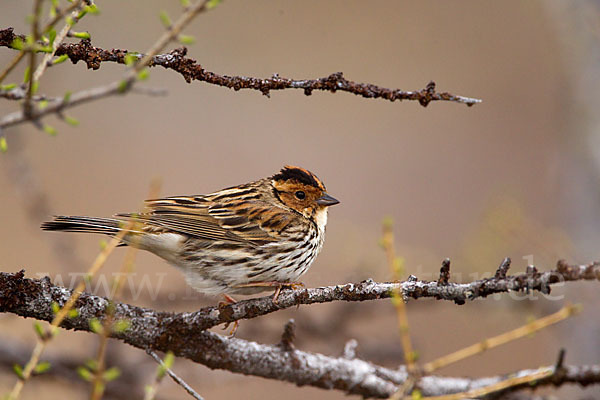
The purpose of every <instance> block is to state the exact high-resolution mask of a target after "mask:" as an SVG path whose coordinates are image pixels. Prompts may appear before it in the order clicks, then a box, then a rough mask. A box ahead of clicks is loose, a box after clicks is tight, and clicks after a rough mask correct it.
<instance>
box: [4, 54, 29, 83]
mask: <svg viewBox="0 0 600 400" xmlns="http://www.w3.org/2000/svg"><path fill="white" fill-rule="evenodd" d="M23 57H25V51H21V52H20V53H19V54H17V55H16V56H15V57H14V58H13V59H12V60H11V62H10V63H8V65H7V66H6V68H5V69H4V71H2V73H0V83H2V81H4V78H6V76H7V75H8V74H10V72H11V71H12V70H13V69H14V68H15V67H16V66H17V65H18V64H19V63H20V62H21V60H22V59H23Z"/></svg>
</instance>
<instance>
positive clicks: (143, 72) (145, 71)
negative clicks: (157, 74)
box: [137, 68, 150, 81]
mask: <svg viewBox="0 0 600 400" xmlns="http://www.w3.org/2000/svg"><path fill="white" fill-rule="evenodd" d="M149 76H150V71H148V68H144V69H143V70H141V71H140V72H138V74H137V78H138V80H140V81H145V80H146V79H148V77H149Z"/></svg>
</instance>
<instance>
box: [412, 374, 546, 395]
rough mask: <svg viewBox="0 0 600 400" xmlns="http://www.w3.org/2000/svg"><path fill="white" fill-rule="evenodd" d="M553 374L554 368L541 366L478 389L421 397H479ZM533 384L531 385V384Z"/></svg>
mask: <svg viewBox="0 0 600 400" xmlns="http://www.w3.org/2000/svg"><path fill="white" fill-rule="evenodd" d="M553 374H554V369H553V368H550V367H545V368H541V369H539V370H538V371H536V372H534V373H532V374H530V375H525V376H516V377H512V378H508V379H505V380H502V381H500V382H498V383H495V384H493V385H489V386H485V387H482V388H478V389H473V390H469V391H466V392H459V393H454V394H447V395H442V396H431V397H423V398H422V399H423V400H461V399H473V398H480V397H482V396H486V395H491V394H494V393H499V392H503V391H506V390H507V389H509V388H512V387H517V386H522V385H525V384H529V383H534V382H536V381H540V380H542V379H544V378H549V377H551V376H552V375H553ZM532 386H533V385H532Z"/></svg>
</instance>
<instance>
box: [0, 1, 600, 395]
mask: <svg viewBox="0 0 600 400" xmlns="http://www.w3.org/2000/svg"><path fill="white" fill-rule="evenodd" d="M31 3H32V2H31V1H17V0H4V1H3V3H2V12H1V13H0V26H1V27H2V28H6V27H14V28H15V30H16V32H19V33H27V32H28V28H27V25H26V22H25V18H26V16H27V15H28V14H29V13H30V12H31V6H32V4H31ZM98 6H99V8H100V10H101V15H99V16H88V17H86V18H85V19H83V21H82V22H81V23H80V24H78V25H77V30H79V31H83V30H85V31H88V32H90V34H91V36H92V43H93V45H95V46H98V47H102V48H105V49H111V48H121V49H128V50H130V51H140V52H143V51H145V50H146V49H147V48H148V47H149V46H150V45H151V44H152V43H154V41H155V40H156V39H157V38H158V36H159V35H160V34H161V33H162V30H163V27H162V25H161V23H160V21H159V18H158V14H159V12H160V11H161V10H166V11H167V12H168V13H169V15H171V16H172V18H173V19H175V18H176V16H178V15H179V13H180V5H179V2H176V1H169V2H167V1H155V0H152V1H144V2H125V3H123V2H103V1H98ZM185 33H186V34H190V35H194V36H195V37H196V43H195V44H194V45H191V46H189V52H188V56H189V57H191V58H194V59H196V60H197V61H198V62H199V63H201V64H202V66H203V67H204V68H206V69H208V70H209V71H215V72H217V73H220V74H228V75H245V76H254V77H269V76H271V75H272V74H273V73H278V74H280V75H281V76H283V77H288V78H295V79H305V78H306V79H311V78H319V77H324V76H327V75H329V74H330V73H333V72H337V71H343V72H344V74H345V76H346V77H347V78H348V79H350V80H354V81H357V82H368V83H374V84H378V85H381V86H383V87H388V88H400V89H403V90H420V89H422V88H423V87H424V86H425V85H426V84H427V82H428V81H429V80H434V81H435V82H436V83H437V85H438V86H437V88H438V90H440V91H449V92H452V93H453V94H459V95H464V96H470V97H477V98H481V99H483V103H482V104H479V105H476V106H474V107H471V108H468V107H466V106H464V105H460V104H455V103H441V102H437V103H431V104H430V105H429V107H427V108H423V107H421V106H420V105H419V104H418V103H417V102H395V103H391V102H387V101H384V100H372V99H371V100H370V99H363V98H361V97H358V96H354V95H350V94H347V93H341V92H340V93H336V94H332V93H328V92H314V93H313V95H312V96H310V97H307V96H304V94H303V93H302V91H292V90H288V91H283V92H272V93H271V98H270V99H268V98H266V97H265V96H262V95H261V94H260V93H259V92H254V91H240V92H234V91H233V90H228V89H225V88H221V87H215V86H210V85H207V84H204V83H199V82H192V83H191V84H187V83H186V82H185V81H184V80H183V79H182V78H181V76H179V75H178V74H176V73H174V72H172V71H167V70H164V69H162V68H156V69H152V70H151V71H150V73H151V74H150V79H149V80H148V81H147V82H144V83H143V85H144V86H147V87H153V88H165V89H167V90H168V96H167V97H150V96H146V95H139V94H128V95H127V96H123V97H112V98H108V99H104V100H101V101H97V102H94V103H90V104H87V105H84V106H80V107H77V108H73V109H70V110H69V111H68V115H70V116H73V117H75V118H77V119H78V120H79V121H80V125H79V126H78V127H75V128H74V127H71V126H69V125H66V124H64V123H63V122H62V121H60V120H58V119H56V118H54V117H49V118H46V119H45V122H46V123H48V124H50V125H52V126H54V127H55V128H56V129H57V131H58V135H57V136H56V137H51V136H49V135H47V134H45V133H43V132H41V131H39V130H37V129H35V128H34V127H33V126H32V125H31V124H26V125H20V126H18V127H15V128H10V129H8V130H7V131H6V132H5V133H6V138H7V141H8V152H7V153H6V154H2V155H1V156H0V169H1V171H0V188H2V189H1V190H0V205H1V207H0V237H1V238H2V240H1V241H0V253H1V254H2V257H1V261H0V270H2V271H8V272H12V271H18V270H20V269H22V268H24V269H26V271H27V276H29V277H40V276H44V275H49V276H51V277H52V278H53V280H54V281H55V282H57V283H61V282H60V281H59V279H62V283H63V284H64V285H67V286H68V285H70V284H71V281H70V279H71V277H73V273H77V272H83V271H86V270H87V268H88V267H89V265H90V263H91V262H92V260H93V259H94V257H95V256H96V254H97V253H98V251H99V247H100V240H101V239H102V238H100V237H97V236H91V235H90V236H87V235H70V234H59V233H49V232H42V231H41V230H40V229H39V225H40V223H41V222H42V221H44V220H47V219H48V218H50V216H51V215H53V214H67V215H69V214H71V215H93V216H110V215H112V214H113V213H116V212H127V211H135V210H138V209H139V208H140V206H141V202H142V200H143V199H145V198H146V197H147V195H148V191H149V187H150V184H151V182H152V181H153V180H156V179H159V180H160V181H161V182H162V188H161V195H165V196H166V195H180V194H196V193H207V192H211V191H215V190H218V189H221V188H223V187H226V186H231V185H235V184H239V183H243V182H247V181H251V180H254V179H258V178H261V177H264V176H269V175H272V174H274V173H275V172H277V171H278V170H279V169H280V168H281V167H282V166H283V165H284V164H292V165H301V166H303V167H305V168H308V169H310V170H311V171H313V172H315V173H316V174H317V175H318V176H319V177H320V178H321V179H322V180H323V181H324V182H325V184H326V185H327V188H328V192H329V193H330V194H331V195H333V196H334V197H336V198H338V199H340V201H341V204H340V205H338V206H336V207H333V208H332V209H331V212H330V215H329V224H328V227H327V239H326V242H325V247H324V249H323V252H322V253H321V255H320V256H319V258H318V259H317V261H316V262H315V263H314V264H313V267H312V268H311V270H310V271H309V272H308V273H307V274H306V275H305V278H304V279H303V281H304V283H306V285H308V286H321V285H331V284H340V283H346V282H349V281H353V282H356V281H359V280H363V279H366V278H373V279H375V280H389V279H391V278H392V277H391V274H390V271H389V269H388V267H387V265H386V262H385V255H384V253H383V251H382V249H381V248H380V247H379V245H378V242H379V239H380V237H381V226H382V221H383V219H384V218H385V217H387V216H389V217H392V218H393V220H394V230H395V237H396V247H397V252H398V254H399V255H401V256H402V257H404V259H405V261H406V267H407V273H410V274H414V275H416V276H418V277H419V278H422V279H437V275H438V272H439V267H440V265H441V261H442V259H443V258H445V257H450V258H451V259H452V267H451V271H452V280H454V281H458V282H466V281H470V280H473V279H481V278H482V277H485V276H490V275H492V274H493V273H494V271H495V269H496V268H497V266H498V264H499V263H500V262H501V260H502V258H503V257H505V256H510V257H511V258H512V259H513V266H512V269H511V271H512V272H513V273H516V272H522V271H524V270H525V267H526V265H527V264H528V263H533V264H535V265H536V266H537V267H538V269H541V270H547V269H552V268H554V266H555V263H556V261H557V260H558V259H561V258H563V259H566V260H567V261H569V262H571V263H588V262H591V261H593V260H594V259H598V258H599V256H600V251H599V250H598V246H597V238H598V234H599V231H600V226H599V224H598V222H597V221H598V212H599V211H600V197H599V195H600V193H599V190H598V172H599V170H600V169H599V168H600V135H599V134H598V127H599V124H600V114H599V113H598V112H597V110H598V106H599V102H598V93H599V90H600V84H599V83H600V80H599V79H598V77H599V74H598V72H599V67H600V65H599V59H600V58H599V56H600V51H599V49H600V46H599V45H598V40H599V34H600V3H598V2H597V1H579V2H575V3H571V2H563V1H558V0H548V1H529V2H519V1H503V2H493V1H485V2H480V1H461V2H433V1H420V2H408V1H378V2H364V1H341V0H337V1H327V2H322V1H308V0H307V1H303V2H298V1H279V2H273V1H253V2H244V1H241V0H228V1H226V2H223V3H222V4H221V5H219V6H218V7H217V8H216V9H215V10H214V11H211V12H209V13H206V14H202V15H200V16H199V17H197V18H196V19H195V20H194V21H193V23H192V24H191V26H190V27H189V28H188V29H186V30H185ZM177 46H179V45H178V44H176V43H173V44H172V45H171V46H170V47H169V50H170V49H172V48H174V47H177ZM14 54H15V52H14V51H12V50H8V49H0V66H4V65H6V64H7V63H8V62H9V60H11V59H12V57H13V56H14ZM22 66H24V63H23V64H22ZM122 73H123V66H121V65H117V64H114V63H113V64H111V63H103V64H102V66H101V68H100V70H98V71H92V70H87V69H86V67H85V65H84V64H83V63H79V64H77V65H75V66H73V65H71V64H70V63H69V62H66V63H64V64H61V65H60V66H58V67H56V68H51V69H49V71H48V72H47V73H46V74H45V76H44V78H43V79H42V82H41V85H40V89H39V90H40V92H41V93H46V94H49V95H54V96H62V94H64V92H65V91H67V90H70V91H73V92H75V91H78V90H82V89H85V88H90V87H94V86H98V85H102V84H105V83H108V82H112V81H114V80H116V79H119V78H120V77H121V76H122ZM22 76H23V69H22V68H21V69H18V70H16V71H14V72H13V73H12V74H11V75H10V76H9V77H8V78H7V80H6V81H5V82H4V83H10V82H17V83H18V82H20V80H21V79H22ZM18 106H19V105H18V104H17V103H15V102H10V101H7V100H4V101H0V116H1V115H5V114H7V113H9V112H11V111H13V110H16V109H17V108H18ZM124 255H125V250H123V249H118V250H117V251H116V252H115V254H114V255H113V256H112V258H111V259H110V261H109V263H108V265H107V266H105V268H104V270H103V271H104V273H105V275H104V276H105V278H108V279H110V278H111V276H112V275H111V274H113V273H115V272H117V271H119V270H120V268H121V265H122V262H123V258H124ZM144 276H146V277H148V278H147V279H148V280H147V282H149V285H150V286H149V287H151V288H153V289H154V290H146V289H142V290H141V291H140V293H139V295H138V296H133V295H132V293H131V291H127V290H126V291H125V294H124V296H123V297H122V298H121V300H122V301H127V302H131V303H134V304H136V305H139V306H146V307H152V308H154V309H158V310H166V311H174V312H181V311H192V310H196V309H198V308H200V307H203V306H206V305H214V304H215V303H216V302H217V301H218V299H214V298H207V297H203V296H201V295H197V294H194V293H191V292H190V290H189V289H188V288H187V287H186V284H185V282H184V280H183V278H182V276H181V275H180V274H179V273H178V272H177V271H176V270H175V269H174V268H172V267H170V266H169V265H167V264H166V263H165V262H164V261H162V260H161V259H159V258H157V257H155V256H153V255H151V254H145V253H140V254H138V257H137V262H136V275H135V276H134V277H133V278H132V281H131V282H132V284H133V285H134V286H135V287H136V288H139V285H141V282H142V278H143V277H144ZM100 289H101V287H100ZM90 290H94V291H96V292H97V293H98V294H101V295H104V294H105V292H103V291H102V290H98V288H96V287H93V288H91V289H90ZM134 297H135V298H134ZM598 300H599V295H598V283H597V282H592V283H585V282H579V283H571V284H569V285H565V286H564V287H555V288H554V289H553V292H552V298H551V299H548V298H544V297H543V296H541V295H539V294H538V295H534V296H529V297H527V296H524V295H523V296H519V297H518V298H517V297H516V296H513V298H511V297H510V296H508V295H505V296H497V297H492V298H488V299H486V300H484V301H475V302H471V303H467V304H466V305H463V306H456V305H454V304H451V303H447V302H441V301H433V300H430V301H428V300H419V301H414V302H410V303H408V317H409V322H410V326H411V335H412V338H413V341H414V346H415V348H416V350H417V351H418V354H419V356H420V360H421V361H423V362H427V361H431V360H433V359H435V358H437V357H439V356H442V355H444V354H446V353H448V352H451V351H454V350H457V349H459V348H461V347H463V346H466V345H469V344H472V343H474V342H476V341H480V340H482V339H484V338H486V337H490V336H493V335H496V334H499V333H502V332H504V331H506V330H509V329H513V328H515V327H517V326H520V325H521V324H523V323H526V322H527V321H529V320H530V319H531V318H536V317H541V316H544V315H546V314H549V313H552V312H554V311H556V310H558V309H559V308H560V307H562V306H563V305H564V304H565V303H567V302H582V303H583V304H584V311H583V313H581V314H580V315H578V316H576V317H573V318H571V319H569V320H567V321H565V322H562V323H560V324H559V325H556V326H553V327H550V328H548V329H546V330H544V331H542V332H540V333H538V334H536V335H535V336H533V337H531V338H526V339H521V340H519V341H516V342H513V343H511V344H509V345H506V346H504V347H502V348H499V349H494V350H491V351H488V352H486V353H484V354H483V355H480V356H477V357H476V358H471V359H468V360H465V361H463V362H460V363H458V364H454V365H451V366H449V367H447V368H445V369H443V370H440V371H439V373H440V374H447V375H451V376H471V377H481V376H487V375H492V374H502V373H508V372H511V371H515V370H518V369H523V368H535V367H538V366H540V365H548V364H553V363H554V362H555V360H556V357H557V354H558V351H559V349H560V348H565V349H566V351H567V353H566V354H567V355H566V363H568V364H598V363H599V359H600V335H599V334H598V333H599V330H600V320H599V319H598V311H597V307H596V305H597V304H598V303H597V302H598ZM289 318H294V319H295V320H296V323H297V325H298V330H297V342H296V344H297V346H298V347H299V348H300V349H302V350H306V351H315V352H322V353H324V354H327V355H333V356H337V355H339V354H340V353H341V351H342V349H343V346H344V343H345V342H346V341H347V340H349V339H352V338H354V339H356V340H357V341H358V350H357V352H358V356H359V357H362V358H364V359H366V360H369V361H372V362H374V363H377V364H381V365H385V366H387V367H392V368H393V367H396V366H398V365H399V364H402V363H403V355H402V350H401V346H400V341H399V335H398V329H397V321H396V317H395V312H394V309H393V307H392V305H391V303H390V302H389V301H377V302H375V301H372V302H365V303H360V304H359V303H356V304H354V303H353V304H342V303H333V304H324V305H314V306H310V307H301V308H300V309H298V310H296V309H291V310H285V311H282V312H279V313H276V314H271V315H267V316H265V317H261V318H257V319H255V320H252V321H243V322H242V323H241V326H240V328H239V330H238V332H237V336H238V337H240V338H243V339H247V340H254V341H258V342H261V343H276V342H278V340H279V337H280V334H281V331H282V329H283V324H284V323H285V322H286V321H287V320H288V319H289ZM215 331H217V332H219V333H223V334H225V332H223V331H221V330H220V328H217V329H215ZM0 337H1V338H2V340H1V341H0V342H2V345H1V346H4V347H6V348H5V349H4V353H2V354H4V356H2V357H4V359H5V362H3V363H2V366H1V367H0V393H4V392H5V391H6V390H7V389H8V388H10V387H12V385H13V384H14V381H15V376H14V374H13V373H12V371H11V369H10V363H9V362H7V361H6V360H7V359H8V357H9V355H7V354H8V353H10V352H8V351H7V349H11V350H12V353H11V354H13V356H14V354H15V353H18V352H20V353H19V354H21V355H23V356H27V357H28V355H29V354H30V351H31V349H32V348H33V345H34V343H35V333H34V330H33V329H32V321H31V320H24V319H22V318H19V317H16V316H14V315H8V314H0ZM97 345H98V338H97V337H94V336H93V335H90V334H86V333H75V332H62V333H61V334H60V335H59V336H58V337H57V339H56V340H55V341H54V342H53V343H52V344H51V345H50V346H49V348H48V350H47V352H46V353H45V354H46V355H47V357H50V358H52V357H54V358H66V359H67V361H69V362H72V363H73V364H74V365H81V364H82V363H83V362H84V361H85V360H86V359H90V358H94V357H95V355H96V347H97ZM2 357H0V358H2ZM108 364H109V366H112V365H116V366H118V367H119V368H120V369H121V370H122V371H123V374H124V375H123V376H122V377H121V378H119V379H118V380H117V381H115V382H114V383H111V384H109V385H108V389H109V393H108V394H107V396H106V397H107V398H123V397H125V396H127V397H129V398H131V397H132V396H133V397H140V396H141V394H142V393H143V388H144V385H146V384H149V383H150V382H151V381H152V379H153V374H154V370H155V368H156V364H155V363H154V362H153V361H152V360H151V359H150V358H149V357H148V356H147V355H146V354H144V353H143V352H141V351H139V350H135V349H132V348H130V347H129V346H126V345H123V344H121V343H119V342H116V341H111V342H110V343H109V350H108ZM174 370H175V371H176V372H177V373H179V374H180V375H181V376H182V377H183V378H184V379H185V380H186V381H187V382H188V383H189V384H190V385H191V386H192V387H194V388H195V389H196V390H197V391H198V392H199V393H200V394H201V395H203V396H204V397H205V398H206V399H224V398H232V397H233V396H239V395H243V396H244V398H250V399H258V398H260V399H265V400H266V399H276V398H280V397H281V394H282V393H285V396H286V398H288V399H290V400H291V399H303V398H306V396H313V397H317V398H326V399H342V398H346V396H345V395H344V394H343V393H340V392H328V391H323V390H320V389H314V388H308V387H302V388H298V387H295V386H293V385H291V384H287V383H282V382H274V381H269V380H264V379H261V378H255V377H245V376H241V375H236V374H232V373H229V372H226V371H212V370H209V369H208V368H206V367H204V366H202V365H197V364H193V363H191V362H188V361H186V360H183V359H178V360H176V362H175V366H174ZM78 380H79V381H81V380H80V379H79V378H76V377H72V376H71V377H70V378H69V379H66V380H65V379H57V380H51V379H48V378H44V377H39V378H35V379H33V380H32V381H31V382H29V383H28V384H27V385H26V386H25V389H24V392H23V396H22V398H23V399H34V398H38V397H39V396H40V395H41V394H43V396H44V398H46V399H54V398H56V399H62V398H65V397H71V396H78V397H82V396H86V393H87V392H88V391H89V385H87V384H85V383H84V382H82V381H81V382H77V381H78ZM66 382H69V383H68V384H65V383H66ZM123 384H124V385H126V387H127V388H128V389H127V390H129V391H124V390H121V389H122V386H120V388H121V389H118V387H119V386H118V385H123ZM115 385H116V386H115ZM111 387H112V388H113V389H112V390H111ZM114 387H117V389H114ZM545 392H551V393H557V394H558V395H559V396H561V397H564V398H594V397H597V396H600V391H599V390H598V389H594V388H591V389H585V390H583V389H581V388H577V387H564V388H561V389H560V390H559V391H555V390H554V389H551V390H549V391H548V390H546V391H539V392H538V393H545ZM159 398H173V399H186V398H189V397H188V395H187V394H186V393H185V392H183V390H182V389H181V388H179V387H177V386H175V384H174V383H172V382H171V381H170V380H168V379H165V381H164V382H163V383H162V385H161V388H160V391H159Z"/></svg>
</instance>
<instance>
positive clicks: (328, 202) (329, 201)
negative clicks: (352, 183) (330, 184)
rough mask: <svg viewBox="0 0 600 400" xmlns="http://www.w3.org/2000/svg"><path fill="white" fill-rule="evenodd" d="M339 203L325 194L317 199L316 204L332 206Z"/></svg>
mask: <svg viewBox="0 0 600 400" xmlns="http://www.w3.org/2000/svg"><path fill="white" fill-rule="evenodd" d="M338 203H339V200H336V199H334V198H333V197H331V196H330V195H328V194H327V193H325V194H324V195H323V196H321V197H319V198H318V199H317V204H318V205H320V206H333V205H336V204H338Z"/></svg>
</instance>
